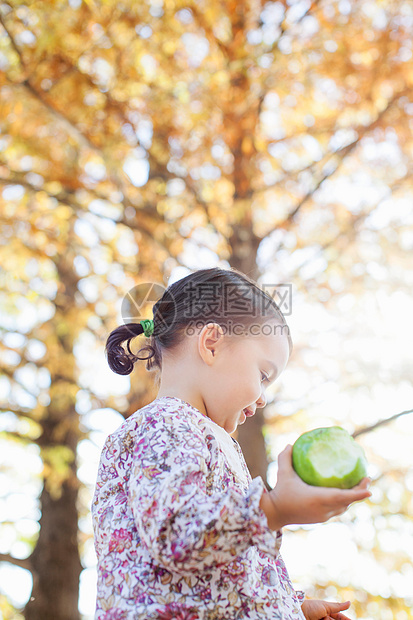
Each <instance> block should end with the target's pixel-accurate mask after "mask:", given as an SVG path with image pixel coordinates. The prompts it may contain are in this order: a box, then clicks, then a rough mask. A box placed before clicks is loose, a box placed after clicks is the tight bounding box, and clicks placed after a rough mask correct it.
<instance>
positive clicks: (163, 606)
mask: <svg viewBox="0 0 413 620" xmlns="http://www.w3.org/2000/svg"><path fill="white" fill-rule="evenodd" d="M264 490H265V491H266V489H265V486H264V483H263V480H262V478H261V477H260V476H258V477H256V478H254V480H252V478H251V475H250V472H249V470H248V467H247V465H246V463H245V460H244V457H243V454H242V451H241V448H240V446H239V444H238V443H237V442H236V441H235V439H234V438H233V437H231V435H229V433H227V431H225V429H223V428H222V427H221V426H219V425H218V424H216V423H215V422H213V421H212V420H211V419H210V418H208V417H207V416H206V415H204V414H203V413H201V412H200V411H199V410H198V409H196V408H195V407H193V406H192V405H190V404H189V403H187V402H185V401H183V400H181V399H179V398H176V397H171V396H164V397H161V398H157V399H155V400H154V401H153V402H151V403H149V404H148V405H146V406H145V407H142V408H141V409H139V410H138V411H136V412H135V413H134V414H133V415H131V416H130V417H129V418H128V419H127V420H126V421H125V422H124V423H123V424H122V425H121V426H120V427H119V428H118V429H117V430H116V431H115V432H114V433H112V434H111V435H109V437H108V438H107V440H106V443H105V445H104V447H103V450H102V454H101V459H100V464H99V470H98V477H97V483H96V488H95V493H94V497H93V503H92V517H93V528H94V536H95V549H96V553H97V558H98V567H97V568H98V585H97V601H96V614H95V620H115V619H116V620H124V619H127V620H224V619H225V620H227V619H228V620H241V619H242V620H244V619H250V620H264V619H266V620H267V619H274V620H275V619H280V620H292V619H297V620H305V618H304V615H303V613H302V611H301V603H302V602H303V600H304V593H303V592H301V591H300V592H296V591H295V590H294V588H293V586H292V584H291V581H290V578H289V576H288V573H287V570H286V567H285V565H284V562H283V560H282V557H281V555H280V546H281V540H282V534H281V531H277V532H273V531H272V530H270V529H269V527H268V522H267V517H266V516H265V513H264V512H263V510H262V509H261V508H260V507H259V502H260V499H261V495H262V492H263V491H264Z"/></svg>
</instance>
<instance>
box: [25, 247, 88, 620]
mask: <svg viewBox="0 0 413 620" xmlns="http://www.w3.org/2000/svg"><path fill="white" fill-rule="evenodd" d="M68 247H69V248H70V247H71V246H70V241H69V245H68ZM73 259H74V254H73V253H72V252H71V251H70V250H68V252H67V253H66V254H65V255H64V256H60V257H57V258H56V268H57V271H58V275H59V280H58V282H59V288H58V292H57V295H56V297H55V300H54V301H55V308H56V310H55V314H54V316H53V318H52V319H51V320H49V321H46V322H45V323H44V324H43V325H41V326H40V327H39V328H38V334H39V338H41V339H42V340H43V342H44V343H45V345H46V348H47V359H46V363H45V366H46V367H47V369H48V371H49V373H50V378H51V384H50V389H49V395H50V403H49V405H48V406H47V407H45V409H44V412H43V414H42V417H41V419H40V421H39V423H40V424H41V426H42V434H41V436H40V437H39V439H38V441H37V443H38V445H39V446H40V449H41V457H42V460H43V465H44V472H43V475H44V486H43V490H42V493H41V496H40V510H41V513H42V516H41V518H40V533H39V538H38V540H37V543H36V547H35V549H34V551H33V553H32V555H31V556H30V563H31V568H32V574H33V590H32V595H31V597H30V600H29V602H28V603H27V605H26V608H25V618H26V620H79V618H80V616H79V611H78V602H79V576H80V572H81V570H82V566H81V563H80V558H79V548H78V538H77V533H78V510H77V500H78V489H79V481H78V478H77V468H76V450H77V444H78V441H79V416H78V413H77V411H76V408H75V404H76V394H77V392H78V390H79V387H78V385H77V369H76V362H75V358H74V353H73V346H74V342H75V340H76V337H77V335H78V333H79V331H80V330H81V329H82V326H83V322H84V321H86V319H87V316H86V313H83V314H82V309H81V308H79V307H78V306H77V305H76V303H75V299H76V297H78V293H77V283H78V277H77V275H76V273H75V272H74V270H73Z"/></svg>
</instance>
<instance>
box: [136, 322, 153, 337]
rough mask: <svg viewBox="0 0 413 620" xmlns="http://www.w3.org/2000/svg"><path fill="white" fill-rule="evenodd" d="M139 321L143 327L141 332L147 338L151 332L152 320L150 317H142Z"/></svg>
mask: <svg viewBox="0 0 413 620" xmlns="http://www.w3.org/2000/svg"><path fill="white" fill-rule="evenodd" d="M139 323H140V324H141V325H142V327H143V333H144V334H145V336H146V337H147V338H149V336H151V335H152V334H153V320H152V319H143V320H142V321H139Z"/></svg>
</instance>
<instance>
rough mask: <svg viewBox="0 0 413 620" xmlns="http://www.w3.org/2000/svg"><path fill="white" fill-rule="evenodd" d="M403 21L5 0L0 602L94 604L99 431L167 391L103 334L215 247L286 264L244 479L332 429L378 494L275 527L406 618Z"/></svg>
mask: <svg viewBox="0 0 413 620" xmlns="http://www.w3.org/2000/svg"><path fill="white" fill-rule="evenodd" d="M412 31H413V5H412V2H411V0H405V1H404V0H376V1H373V0H352V1H350V0H339V1H336V0H315V1H313V2H311V0H287V1H284V0H279V1H275V2H273V1H268V2H266V1H264V0H140V1H136V0H135V1H134V0H123V1H122V2H120V1H119V0H68V1H60V0H50V1H49V2H47V3H45V2H41V1H26V2H24V1H20V0H16V1H9V2H0V69H1V72H0V220H1V229H0V267H1V273H0V315H1V316H0V333H1V336H2V337H1V345H0V368H1V376H0V407H1V414H0V425H1V426H0V428H1V434H0V518H1V526H0V618H2V619H7V620H21V619H22V618H26V619H28V620H49V619H50V620H79V619H80V618H81V619H82V620H91V619H92V618H93V614H94V605H95V589H96V572H95V564H96V557H95V553H94V548H93V536H92V527H91V518H90V504H91V499H92V493H93V489H94V484H95V478H96V472H97V465H98V460H99V455H100V450H101V448H102V445H103V442H104V440H105V438H106V436H107V434H108V433H110V432H111V431H113V430H114V429H115V428H117V427H118V426H119V425H120V423H121V422H122V421H123V419H124V418H126V417H128V416H129V415H130V414H132V413H133V412H134V411H136V410H137V409H138V408H140V407H142V406H143V405H145V404H147V403H149V402H151V401H152V400H153V399H154V398H155V397H156V389H155V387H154V382H153V377H152V375H151V374H150V373H148V372H147V371H146V369H145V363H142V364H141V365H136V366H135V369H134V372H133V373H132V375H130V376H126V377H121V376H119V375H115V374H114V373H113V372H111V371H110V369H109V367H108V365H107V362H106V358H105V355H104V345H105V342H106V338H107V336H108V334H109V332H110V331H111V330H112V329H114V328H115V327H116V326H118V325H119V324H121V323H122V314H121V305H122V301H123V299H124V298H125V297H126V296H127V294H128V291H130V290H131V289H132V288H133V287H135V286H136V285H138V284H140V283H147V282H153V283H158V284H160V285H162V286H167V284H171V283H172V282H174V281H176V280H178V279H180V278H182V277H183V276H185V275H187V274H188V273H190V272H191V271H193V270H195V269H199V268H205V267H212V266H215V265H217V266H221V267H230V266H233V267H236V268H237V269H240V270H241V271H243V272H244V273H246V274H248V275H249V276H250V277H253V278H255V279H256V280H257V281H258V282H259V283H260V284H261V285H272V286H273V285H278V284H283V283H284V284H286V283H288V284H291V290H292V306H291V312H290V313H289V314H288V315H287V316H286V319H287V322H288V324H289V326H290V329H291V335H292V338H293V341H294V345H295V346H294V352H293V355H292V357H291V359H290V362H289V364H288V366H287V368H286V370H285V372H284V373H283V374H282V376H281V377H280V379H279V380H277V381H276V383H275V384H274V385H273V386H271V389H269V390H268V393H267V398H268V404H267V406H266V408H265V409H264V410H258V412H257V415H256V416H255V417H254V418H251V419H249V420H247V421H246V423H245V424H244V425H243V426H240V427H239V429H238V430H237V431H236V433H235V434H234V437H236V438H237V439H238V440H239V441H240V443H241V446H242V448H243V451H244V454H245V456H246V459H247V463H248V465H249V467H250V471H251V474H252V476H253V477H255V476H256V475H261V476H262V477H263V479H264V480H265V481H266V483H267V485H269V487H271V486H273V485H274V484H275V481H276V475H277V471H276V470H277V462H276V459H277V455H278V453H279V452H280V451H281V450H282V449H283V448H284V447H285V445H286V444H287V443H293V442H294V441H295V439H296V438H297V437H298V436H299V435H300V434H301V433H302V432H304V431H307V430H310V429H312V428H316V427H319V426H331V425H335V424H337V425H340V426H342V427H343V428H345V429H347V430H348V431H349V432H351V433H354V434H355V435H356V436H357V441H359V442H360V444H361V445H362V446H363V448H364V449H365V451H366V454H367V457H368V460H369V474H370V475H371V477H372V478H373V484H372V487H371V490H372V493H373V494H372V497H371V498H370V499H369V500H368V501H365V502H362V503H358V504H354V505H352V506H351V507H350V509H349V510H348V511H347V512H346V513H345V514H344V515H342V516H341V517H337V518H334V519H331V520H330V521H329V522H328V523H326V524H323V525H314V526H306V527H290V528H286V529H285V530H284V541H283V549H282V552H283V557H284V559H285V562H286V564H287V567H288V569H289V572H290V576H291V578H292V580H293V582H294V584H295V586H296V587H297V589H304V590H305V591H306V594H307V596H309V597H314V598H325V599H328V600H350V601H351V602H352V606H351V608H350V610H349V612H348V615H349V616H350V617H351V618H352V619H355V618H359V619H363V620H373V619H374V620H378V619H380V620H393V619H394V620H409V619H410V618H412V617H413V612H412V604H413V594H412V584H413V564H412V559H413V501H412V492H413V463H412V453H413V452H412V442H413V416H412V415H409V414H411V409H412V403H413V386H412V362H411V357H412V356H411V351H412V345H413V329H412V317H413V299H412V293H411V291H412V285H413V261H412V250H413V208H412V198H413V189H412V171H413V138H412V136H413V90H412V89H413V59H412V37H411V33H412ZM150 310H151V305H150V304H148V308H147V310H146V312H147V314H146V316H147V317H148V318H149V317H150V316H151V312H150ZM137 340H139V339H137ZM143 344H144V342H143V341H142V343H139V342H137V343H135V346H136V347H139V346H143ZM400 414H402V415H400ZM379 423H380V424H379ZM79 584H80V585H79Z"/></svg>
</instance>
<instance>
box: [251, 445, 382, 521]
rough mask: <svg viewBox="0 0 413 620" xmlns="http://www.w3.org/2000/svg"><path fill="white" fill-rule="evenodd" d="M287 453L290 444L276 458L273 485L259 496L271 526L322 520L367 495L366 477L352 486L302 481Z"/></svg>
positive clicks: (290, 453) (367, 479)
mask: <svg viewBox="0 0 413 620" xmlns="http://www.w3.org/2000/svg"><path fill="white" fill-rule="evenodd" d="M291 455H292V446H291V445H288V446H287V447H286V448H285V449H284V450H283V451H282V452H281V454H280V455H279V457H278V477H277V484H276V485H275V487H274V488H273V489H272V490H271V491H269V492H268V493H263V495H262V499H261V504H260V506H261V507H262V509H263V510H264V512H265V514H266V516H267V520H268V526H269V527H270V528H271V529H273V530H275V529H281V528H282V527H284V526H285V525H292V524H294V523H296V524H302V523H323V522H324V521H328V519H330V518H331V517H334V516H336V515H340V514H342V513H343V512H345V511H346V510H347V508H348V507H349V505H350V504H352V503H353V502H357V501H360V500H362V499H366V498H367V497H370V495H371V492H370V491H368V490H367V487H368V486H369V484H370V482H371V479H370V478H363V480H362V481H361V482H360V483H359V484H358V485H357V486H355V487H353V488H352V489H336V488H327V487H316V486H311V485H309V484H306V483H305V482H303V480H301V478H300V477H299V476H298V475H297V474H296V472H295V471H294V469H293V466H292V456H291Z"/></svg>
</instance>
